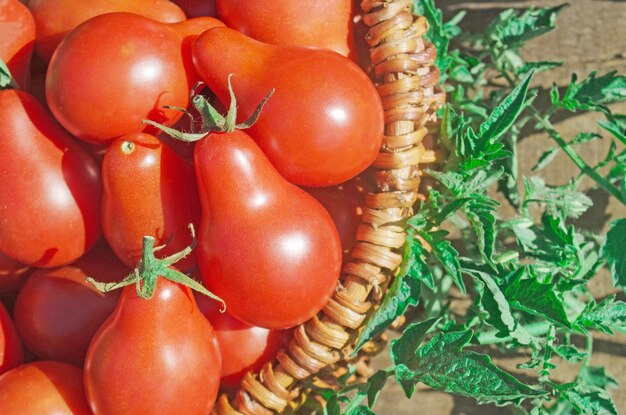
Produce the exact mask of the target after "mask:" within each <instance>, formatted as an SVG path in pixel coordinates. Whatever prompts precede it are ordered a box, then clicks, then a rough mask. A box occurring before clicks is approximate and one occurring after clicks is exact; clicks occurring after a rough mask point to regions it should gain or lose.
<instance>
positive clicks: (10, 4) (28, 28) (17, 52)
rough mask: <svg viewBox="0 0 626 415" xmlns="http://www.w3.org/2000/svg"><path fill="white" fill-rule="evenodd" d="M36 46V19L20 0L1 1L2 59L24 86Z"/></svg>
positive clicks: (0, 55) (0, 45)
mask: <svg viewBox="0 0 626 415" xmlns="http://www.w3.org/2000/svg"><path fill="white" fill-rule="evenodd" d="M34 47H35V19H33V16H32V14H31V13H30V12H29V11H28V8H26V6H24V5H23V4H22V3H21V2H20V1H19V0H3V1H2V2H0V59H1V60H2V61H4V63H6V65H7V67H8V68H9V71H11V75H12V76H13V78H14V79H15V81H16V82H17V83H18V85H19V86H20V87H22V88H24V87H26V84H27V83H28V79H29V77H30V59H31V56H32V54H33V48H34Z"/></svg>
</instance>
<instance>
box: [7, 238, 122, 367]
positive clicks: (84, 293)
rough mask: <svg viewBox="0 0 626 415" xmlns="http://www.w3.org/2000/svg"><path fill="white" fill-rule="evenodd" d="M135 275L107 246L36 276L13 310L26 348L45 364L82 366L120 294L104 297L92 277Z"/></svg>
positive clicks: (29, 280) (28, 284) (39, 272)
mask: <svg viewBox="0 0 626 415" xmlns="http://www.w3.org/2000/svg"><path fill="white" fill-rule="evenodd" d="M99 245H101V244H99ZM130 272H131V270H130V269H128V268H127V267H126V266H124V265H123V264H122V263H120V262H119V260H118V259H117V258H116V257H115V255H114V254H113V252H111V250H110V249H104V247H98V249H96V250H92V251H90V252H89V253H87V254H86V255H85V256H83V257H82V258H80V259H79V260H78V261H76V262H75V263H73V264H72V265H69V266H65V267H61V268H56V269H51V270H38V271H36V272H34V273H33V274H32V275H31V276H30V277H29V278H28V281H26V284H24V286H23V287H22V289H21V290H20V292H19V294H18V296H17V301H16V303H15V309H14V311H13V313H14V316H15V324H16V326H17V329H18V331H19V333H20V336H21V338H22V340H23V341H24V344H25V345H26V347H28V349H29V350H30V351H31V352H33V353H34V354H35V355H36V356H37V357H38V358H40V359H42V360H57V361H63V362H66V363H70V364H72V365H75V366H80V367H82V365H83V362H84V359H85V354H86V353H87V348H88V347H89V343H90V342H91V339H92V338H93V336H94V335H95V334H96V331H97V330H98V329H99V328H100V325H102V323H103V322H104V321H105V320H106V319H107V318H108V317H109V315H110V314H111V313H112V312H113V309H114V308H115V305H116V304H117V300H118V298H119V294H120V293H119V291H111V292H109V293H106V294H104V293H101V292H100V291H98V290H97V289H96V288H95V287H94V286H93V285H92V284H90V283H88V282H87V281H86V278H87V277H91V278H94V279H95V280H96V281H119V280H121V279H123V278H124V277H125V276H126V275H128V274H130Z"/></svg>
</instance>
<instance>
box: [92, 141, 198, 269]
mask: <svg viewBox="0 0 626 415" xmlns="http://www.w3.org/2000/svg"><path fill="white" fill-rule="evenodd" d="M102 180H103V184H104V193H103V199H102V226H103V230H104V236H105V237H106V238H107V240H108V242H109V244H110V245H111V248H113V250H114V251H115V253H116V254H117V255H118V257H119V258H120V259H121V260H122V261H123V262H124V263H125V264H126V265H128V266H129V267H132V268H134V267H135V266H136V265H137V262H138V261H139V259H140V258H141V250H142V244H143V237H144V236H145V235H150V236H152V237H154V238H155V240H156V245H163V244H166V246H165V248H163V249H162V250H160V251H159V256H163V257H165V256H168V255H171V254H174V253H176V252H179V251H181V250H182V249H183V248H185V247H186V246H187V245H189V244H190V243H191V234H190V230H189V228H188V225H189V224H190V223H193V224H194V225H195V228H196V229H197V228H198V224H199V223H200V200H199V199H198V190H197V186H196V180H195V175H194V170H193V166H192V165H191V164H189V163H187V162H186V161H185V160H183V159H182V158H181V157H179V156H178V155H177V154H176V153H175V152H174V151H173V150H172V149H170V148H169V147H168V146H166V145H164V144H162V143H161V142H160V141H159V139H157V138H156V137H154V136H152V135H149V134H144V133H137V134H130V135H126V136H122V137H120V138H119V139H118V140H116V141H115V142H114V143H113V144H112V145H111V146H110V147H109V149H108V150H107V153H106V155H105V157H104V161H103V164H102ZM176 266H177V267H178V268H180V269H182V270H188V269H191V268H194V267H195V266H196V260H195V252H192V254H190V255H189V256H188V257H186V258H185V259H183V260H182V261H180V262H178V263H177V264H176Z"/></svg>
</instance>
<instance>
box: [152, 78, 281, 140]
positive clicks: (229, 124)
mask: <svg viewBox="0 0 626 415" xmlns="http://www.w3.org/2000/svg"><path fill="white" fill-rule="evenodd" d="M233 75H234V74H232V73H231V74H229V75H228V93H229V94H230V107H229V108H228V112H227V113H226V116H223V115H222V114H220V113H219V111H218V110H217V109H215V107H214V106H212V105H211V103H209V101H208V100H207V99H206V97H204V96H203V95H200V94H198V93H197V91H198V90H199V89H200V88H201V87H202V86H203V85H204V83H203V82H202V81H200V82H198V83H197V84H196V85H194V87H193V88H192V89H191V93H190V96H189V98H190V101H191V103H192V105H193V107H194V108H195V110H196V111H197V112H198V113H199V114H200V117H201V125H200V128H197V127H196V126H197V123H196V120H195V118H194V116H193V115H192V114H191V113H190V112H189V111H187V110H186V109H185V108H180V107H172V106H166V107H165V108H168V109H174V110H178V111H181V112H182V113H184V114H185V115H187V116H188V117H189V118H190V120H191V123H190V125H191V132H183V131H179V130H176V129H174V128H170V127H166V126H164V125H162V124H159V123H156V122H154V121H151V120H143V121H142V123H143V124H144V125H145V124H149V125H152V126H153V127H156V128H158V129H160V130H161V131H163V132H165V133H167V134H169V135H170V136H172V137H173V138H176V139H177V140H180V141H185V142H188V143H192V142H194V141H198V140H200V139H201V138H203V137H206V135H207V134H209V133H211V132H218V133H232V132H233V131H234V130H235V129H237V130H245V129H247V128H250V127H252V126H253V125H254V124H255V123H256V121H257V119H258V118H259V115H260V114H261V110H263V107H264V106H265V103H266V102H267V100H268V99H270V97H271V96H272V95H273V94H274V92H275V89H274V88H272V89H271V90H270V92H269V93H268V94H267V95H266V96H265V98H263V100H262V101H261V103H260V104H259V105H258V106H257V107H256V109H255V110H254V112H253V113H252V115H251V116H250V117H249V118H248V119H247V120H245V121H244V122H241V123H237V99H236V98H235V92H234V91H233V87H232V83H231V78H232V77H233Z"/></svg>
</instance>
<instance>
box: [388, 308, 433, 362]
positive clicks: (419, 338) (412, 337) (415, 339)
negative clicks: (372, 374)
mask: <svg viewBox="0 0 626 415" xmlns="http://www.w3.org/2000/svg"><path fill="white" fill-rule="evenodd" d="M440 320H441V319H440V318H431V319H430V320H426V321H421V322H418V323H413V324H411V325H410V326H409V327H407V328H406V330H404V333H402V336H401V337H400V338H398V339H394V340H392V341H391V359H392V360H393V362H394V363H395V364H396V365H399V364H402V363H404V362H408V361H409V360H411V359H412V358H413V357H414V356H415V350H416V348H417V346H418V345H420V344H422V342H423V341H424V339H425V338H426V335H427V334H428V332H429V331H430V330H432V329H433V327H435V326H436V325H437V323H438V322H439V321H440Z"/></svg>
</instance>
